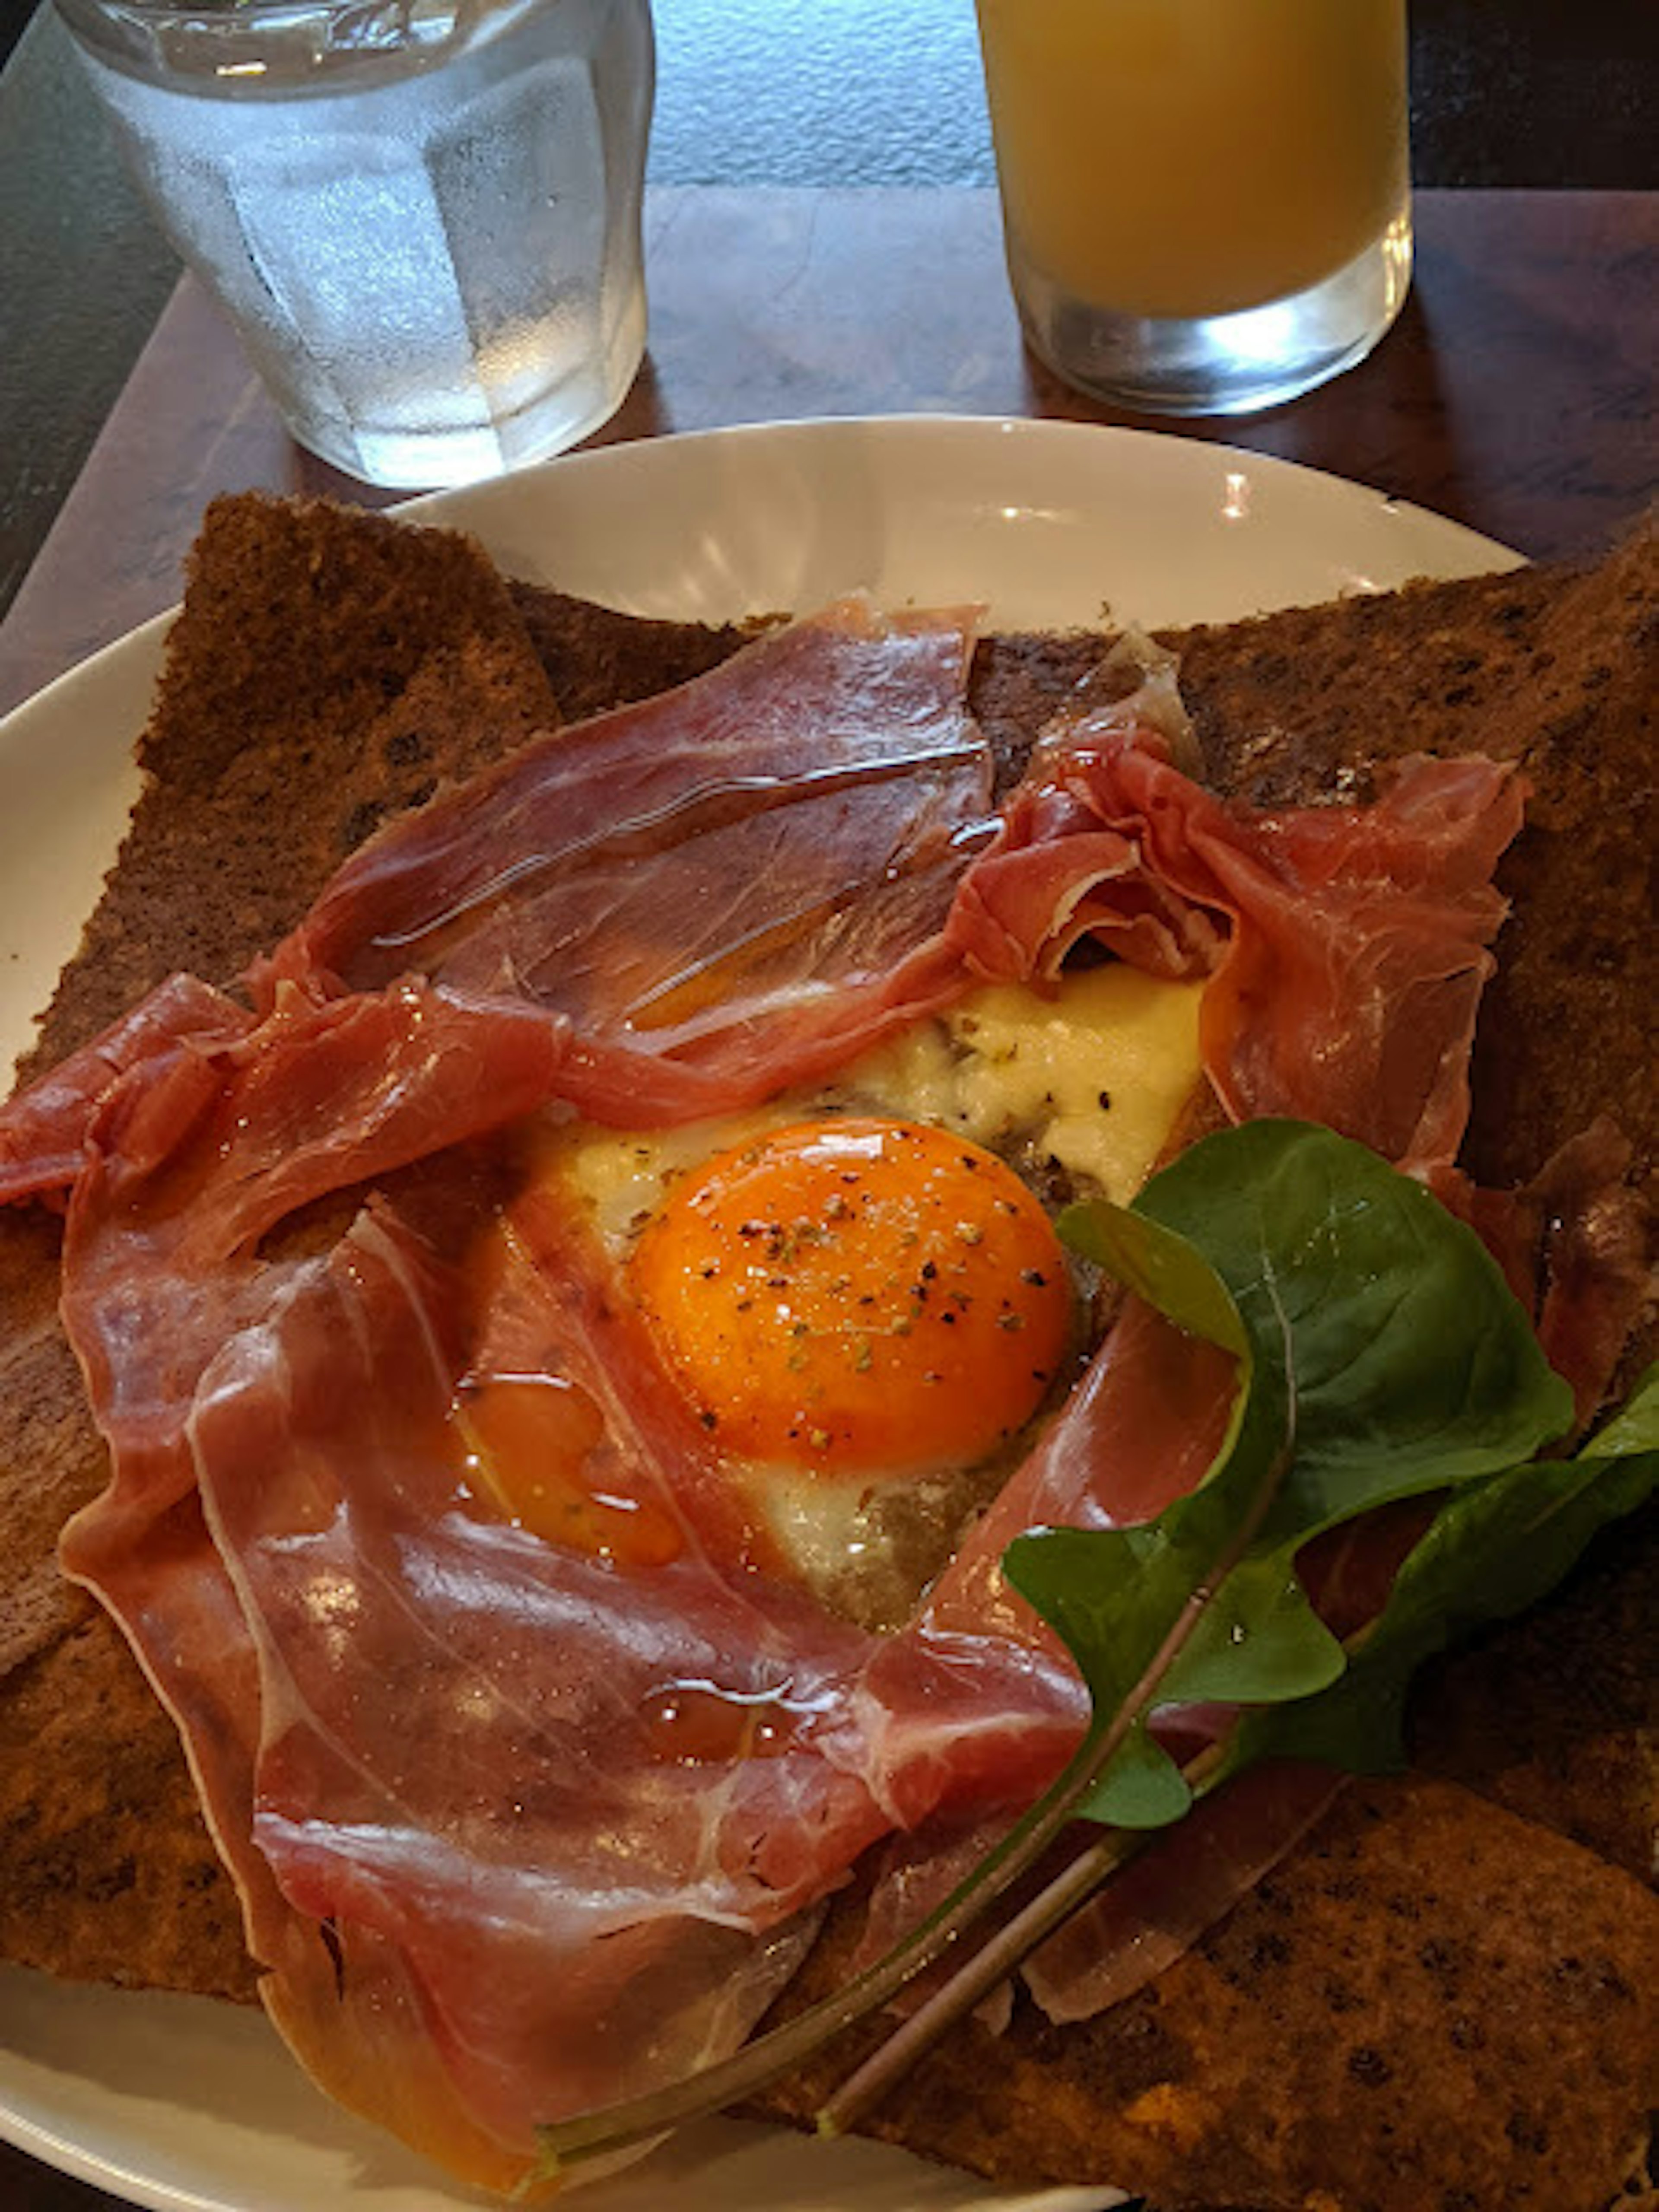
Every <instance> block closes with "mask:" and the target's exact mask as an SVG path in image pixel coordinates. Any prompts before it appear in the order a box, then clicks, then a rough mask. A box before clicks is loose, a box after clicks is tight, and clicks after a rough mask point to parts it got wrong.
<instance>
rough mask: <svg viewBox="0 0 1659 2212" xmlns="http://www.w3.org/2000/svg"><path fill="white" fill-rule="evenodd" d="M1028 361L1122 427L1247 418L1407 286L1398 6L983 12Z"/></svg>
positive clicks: (1402, 16) (1021, 2)
mask: <svg viewBox="0 0 1659 2212" xmlns="http://www.w3.org/2000/svg"><path fill="white" fill-rule="evenodd" d="M978 9H979V27H980V42H981V52H982V54H983V57H984V63H985V77H986V90H987V97H988V100H989V104H990V111H991V125H992V135H993V138H994V143H995V149H996V161H997V177H998V182H999V185H1000V191H1001V195H1002V211H1003V229H1004V237H1005V242H1006V250H1007V258H1008V269H1009V275H1010V279H1011V282H1012V287H1013V292H1014V296H1015V300H1016V302H1017V304H1018V308H1019V312H1020V318H1021V320H1022V322H1023V324H1024V329H1025V333H1026V337H1027V338H1028V340H1029V342H1030V345H1031V347H1032V349H1034V351H1035V352H1036V354H1038V355H1039V356H1041V358H1042V360H1044V361H1046V362H1048V365H1049V366H1050V367H1051V368H1054V370H1056V371H1057V373H1058V374H1060V376H1062V377H1063V378H1065V379H1066V381H1067V382H1068V383H1071V384H1074V385H1077V386H1079V387H1080V388H1081V389H1083V390H1084V391H1085V392H1091V393H1093V394H1095V395H1096V396H1097V397H1098V398H1103V399H1107V400H1110V401H1113V402H1115V403H1116V404H1120V405H1124V406H1128V407H1133V408H1139V409H1144V410H1151V411H1154V412H1158V413H1163V414H1176V415H1186V414H1192V415H1197V414H1236V413H1241V412H1243V411H1245V410H1249V409H1253V408H1260V407H1265V406H1269V405H1272V404H1274V403H1275V402H1277V401H1279V400H1284V399H1289V398H1292V397H1294V395H1295V394H1296V393H1297V392H1304V391H1306V390H1308V389H1309V388H1310V386H1313V385H1316V384H1319V383H1322V382H1323V381H1324V380H1325V379H1326V378H1328V377H1330V376H1334V375H1335V374H1337V373H1338V371H1339V370H1341V369H1344V368H1348V367H1350V366H1351V365H1352V363H1353V362H1357V361H1358V360H1359V359H1361V358H1362V356H1364V355H1365V354H1366V353H1368V352H1369V351H1370V349H1371V347H1372V346H1374V345H1375V344H1376V341H1377V340H1378V338H1380V337H1382V335H1383V332H1384V331H1386V330H1387V329H1388V327H1389V324H1390V323H1391V322H1392V321H1393V320H1394V319H1395V315H1396V314H1398V313H1399V312H1400V307H1401V302H1402V301H1403V300H1404V298H1405V296H1406V291H1407V286H1408V284H1409V283H1410V281H1411V259H1412V230H1411V182H1410V161H1409V153H1408V141H1407V83H1406V10H1405V0H978Z"/></svg>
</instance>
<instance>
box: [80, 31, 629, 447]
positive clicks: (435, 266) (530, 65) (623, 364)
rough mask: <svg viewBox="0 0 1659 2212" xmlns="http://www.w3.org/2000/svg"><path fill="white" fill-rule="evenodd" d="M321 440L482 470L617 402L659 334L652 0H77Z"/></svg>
mask: <svg viewBox="0 0 1659 2212" xmlns="http://www.w3.org/2000/svg"><path fill="white" fill-rule="evenodd" d="M57 4H58V9H59V11H60V12H61V14H62V15H64V18H65V20H66V21H67V22H68V24H69V26H70V30H71V31H72V32H73V33H74V35H75V39H76V43H77V45H78V46H79V48H80V51H81V54H82V58H83V60H84V62H85V64H86V66H87V68H88V71H89V72H90V75H91V77H92V81H93V83H94V87H95V88H96V90H97V93H98V95H99V97H100V101H101V102H102V105H103V106H104V107H105V108H106V111H107V112H108V114H109V115H110V117H111V118H112V121H113V124H114V126H115V130H116V132H117V134H118V137H119V139H120V142H121V144H122V147H123V149H124V151H125V155H126V157H127V159H128V160H129V161H130V162H131V166H132V167H133V169H134V171H135V173H136V174H137V178H138V179H139V181H140V183H141V184H142V185H143V188H144V190H145V191H146V193H147V195H148V197H149V199H150V201H151V202H152V204H153V205H154V206H155V210H156V213H157V215H158V216H159V218H160V220H161V224H162V226H163V228H165V229H166V231H167V234H168V235H169V237H170V238H171V239H172V240H173V244H174V245H175V246H176V247H177V248H178V250H179V252H180V254H182V256H183V257H184V258H185V261H187V262H188V263H189V264H190V265H191V267H192V268H193V269H194V270H196V272H197V275H198V276H201V277H202V278H203V279H204V281H205V283H207V284H208V285H209V286H210V288H211V289H212V291H213V292H214V293H215V294H216V296H217V298H218V299H219V301H221V302H222V305H223V306H224V307H225V308H226V309H227V310H228V313H229V314H230V316H231V319H232V320H233V321H234V324H235V325H236V327H237V329H238V331H240V335H241V337H242V339H243V342H244V343H245V344H246V347H247V349H248V351H249V353H250V354H251V356H252V359H253V362H254V364H255V366H256V368H258V372H259V374H260V375H261V377H262V378H263V379H264V383H265V385H266V386H267V387H268V388H269V390H270V393H271V395H272V397H273V398H275V400H276V404H277V405H278V406H279V407H280V409H281V410H282V412H283V416H284V417H285V419H286V421H287V422H288V426H289V429H290V430H291V431H292V433H293V435H294V436H295V438H296V439H297V440H298V441H300V443H301V445H303V446H306V447H309V448H310V449H311V451H312V452H313V453H318V454H320V455H321V456H322V458H323V459H325V460H326V461H330V462H331V463H333V465H335V466H336V467H337V468H340V469H343V470H344V471H347V472H348V473H349V475H352V476H355V477H361V478H363V479H364V480H366V481H367V482H368V483H377V484H387V485H397V486H403V487H406V488H411V489H412V488H415V487H420V486H428V485H434V486H435V485H441V484H454V483H468V482H471V481H472V480H474V479H476V478H479V477H489V476H495V475H499V474H501V472H502V471H505V470H507V469H511V468H514V467H516V466H518V465H520V464H521V463H523V462H526V461H531V460H534V459H538V458H540V457H541V456H543V455H545V454H549V453H557V452H560V451H562V449H563V448H564V447H568V446H571V445H574V443H575V442H576V441H577V440H578V439H580V438H581V437H583V436H585V435H586V434H587V433H588V432H589V431H591V430H593V429H596V428H598V427H599V424H600V423H602V422H605V420H606V418H607V417H608V416H611V414H613V413H614V412H615V410H616V409H617V406H618V405H619V404H621V401H622V398H623V394H624V393H625V392H626V391H627V389H628V387H629V384H630V382H631V381H632V380H633V377H634V374H635V370H636V369H637V368H638V367H639V363H640V358H641V354H642V352H643V350H644V346H645V319H646V317H645V284H644V276H643V270H642V265H641V240H640V210H641V192H642V187H643V182H644V173H645V155H646V143H647V136H648V133H649V128H650V118H651V106H652V96H653V82H654V47H653V36H652V24H651V9H650V0H194V4H188V0H57Z"/></svg>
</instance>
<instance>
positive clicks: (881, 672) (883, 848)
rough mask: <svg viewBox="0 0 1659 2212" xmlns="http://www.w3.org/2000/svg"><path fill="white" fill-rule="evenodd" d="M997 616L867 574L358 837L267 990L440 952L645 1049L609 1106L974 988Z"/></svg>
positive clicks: (780, 1057)
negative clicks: (957, 903)
mask: <svg viewBox="0 0 1659 2212" xmlns="http://www.w3.org/2000/svg"><path fill="white" fill-rule="evenodd" d="M971 642H972V625H971V623H970V622H969V620H968V619H966V618H964V617H958V616H955V615H917V616H912V617H897V618H894V619H892V620H889V619H888V618H887V617H883V616H879V615H878V614H876V613H875V612H874V611H872V609H871V607H870V606H869V605H867V604H866V603H865V602H864V601H861V600H849V601H845V602H842V603H840V604H838V605H835V606H832V607H829V608H828V609H826V610H825V611H824V612H823V614H821V615H819V616H817V617H813V618H812V619H811V620H809V621H805V622H800V623H794V624H792V625H791V626H790V627H788V628H787V629H782V630H780V631H777V632H775V633H774V634H773V635H769V636H767V637H765V638H763V639H762V640H761V641H759V642H758V643H757V644H756V645H754V646H752V647H750V648H749V649H748V650H747V651H746V652H745V653H741V654H739V655H738V656H737V657H736V658H735V659H732V660H730V661H727V662H726V663H724V664H722V665H721V666H720V667H719V668H717V669H715V670H714V671H712V672H711V673H710V674H709V675H708V676H705V677H702V678H697V679H696V681H694V682H692V683H690V684H686V685H684V686H683V687H682V688H681V689H680V690H678V691H672V692H669V693H666V694H664V695H662V696H659V697H657V698H654V699H651V700H647V701H646V702H644V703H642V704H641V705H638V706H632V707H626V708H621V709H619V710H617V712H615V713H613V714H606V715H602V716H601V717H599V719H598V720H595V721H592V722H589V723H587V724H585V725H584V726H582V728H581V729H580V731H579V732H570V731H563V732H557V733H556V734H555V735H553V736H551V737H549V738H544V739H542V740H540V741H539V742H538V743H536V744H532V745H529V746H527V747H526V748H525V749H524V750H522V751H521V752H520V753H518V754H516V755H515V756H513V757H512V758H511V759H510V760H508V761H507V762H506V763H504V764H503V765H502V766H501V768H500V769H497V770H495V771H493V772H492V773H490V774H489V775H484V776H483V777H481V778H479V779H478V780H477V781H476V782H474V783H472V784H471V785H469V786H468V787H466V788H465V790H463V791H461V792H459V793H455V794H453V796H452V797H451V798H450V799H447V800H444V801H441V802H440V803H439V804H438V805H435V806H432V807H429V808H428V809H427V810H426V811H423V812H422V813H420V814H418V815H416V816H414V817H410V819H408V820H406V821H404V822H403V823H398V824H396V825H394V826H393V827H392V829H388V830H387V831H386V833H385V834H384V835H383V836H380V837H379V838H377V839H375V840H374V841H372V842H370V843H369V844H368V846H366V847H365V848H363V850H362V852H361V853H360V854H358V855H357V856H356V858H355V859H354V860H350V861H349V862H348V863H347V864H346V866H345V867H344V868H343V869H342V870H341V872H340V873H339V874H338V875H337V877H336V878H335V880H334V881H333V883H332V884H331V885H330V886H329V887H328V888H327V890H325V892H324V894H323V896H322V897H321V898H320V900H319V902H318V903H317V906H316V907H315V908H314V909H313V912H312V914H311V915H309V916H308V917H307V920H306V921H305V922H304V923H303V924H302V925H301V927H300V929H299V930H297V931H296V932H295V934H294V935H293V936H292V937H291V938H290V939H289V940H288V941H287V943H286V944H284V945H282V946H280V947H279V948H278V949H277V951H276V953H275V954H274V955H273V956H272V957H271V959H270V962H269V963H265V964H264V966H263V967H262V968H261V969H259V971H258V975H257V977H256V982H257V984H258V988H259V990H260V993H261V994H262V996H263V997H264V999H265V1000H267V1001H268V1000H269V997H270V993H271V992H272V991H273V990H274V989H275V987H276V986H277V985H278V984H279V983H280V982H282V981H284V980H287V981H296V982H299V983H301V984H302V985H304V986H305V987H307V989H308V990H310V991H312V992H313V993H316V992H324V991H337V990H341V989H374V988H378V987H380V986H382V985H383V984H385V983H386V982H388V981H392V980H393V979H394V978H395V977H397V976H398V975H402V974H404V972H406V971H408V970H410V969H414V970H416V971H418V972H419V973H421V974H422V975H428V976H429V977H431V978H432V979H433V980H434V981H438V982H441V983H442V984H443V985H444V986H445V987H447V988H449V989H452V990H456V991H461V992H467V993H472V994H483V995H490V996H498V995H504V996H507V997H509V998H512V999H513V1000H518V1001H523V1002H528V1003H531V1004H535V1005H539V1006H547V1007H549V1008H550V1009H552V1010H554V1011H555V1012H558V1013H560V1014H562V1015H566V1016H568V1017H569V1018H571V1019H572V1020H573V1021H574V1022H575V1023H576V1024H578V1026H579V1027H580V1030H581V1032H582V1035H583V1036H584V1038H585V1040H586V1042H588V1043H589V1044H590V1045H592V1046H595V1047H600V1048H602V1047H606V1046H609V1047H621V1048H624V1049H626V1048H628V1047H629V1045H630V1044H631V1045H632V1046H633V1047H634V1048H635V1052H634V1055H633V1059H632V1064H631V1065H630V1066H629V1068H628V1073H627V1075H626V1078H625V1079H624V1080H623V1083H622V1084H621V1085H620V1086H619V1088H618V1090H617V1092H615V1093H612V1092H611V1091H609V1090H608V1088H607V1086H606V1085H605V1083H604V1081H603V1080H602V1079H601V1080H600V1081H599V1082H598V1083H597V1084H596V1085H593V1086H592V1087H591V1089H590V1093H589V1095H587V1096H586V1097H582V1098H581V1100H580V1103H581V1104H582V1105H583V1108H584V1110H585V1111H586V1112H588V1113H590V1114H592V1115H595V1116H597V1117H598V1118H601V1119H614V1118H617V1117H618V1116H619V1115H627V1116H631V1117H632V1118H633V1119H634V1120H635V1121H640V1120H645V1121H654V1120H657V1119H659V1118H666V1119H677V1118H684V1116H685V1115H688V1114H690V1113H696V1112H710V1111H717V1110H720V1109H721V1108H722V1107H723V1106H726V1105H728V1104H731V1103H736V1102H738V1100H740V1099H743V1098H744V1097H752V1096H756V1095H760V1093H759V1092H758V1091H757V1085H762V1084H763V1085H767V1086H768V1087H772V1088H775V1086H776V1085H777V1083H778V1082H779V1081H780V1080H784V1081H799V1080H805V1079H808V1078H810V1077H811V1075H812V1074H814V1073H817V1072H818V1071H819V1070H820V1069H821V1068H823V1067H826V1066H834V1065H836V1062H837V1061H838V1060H842V1059H844V1058H845V1057H847V1055H848V1053H849V1052H851V1051H856V1050H857V1049H859V1048H860V1044H861V1043H864V1042H869V1041H871V1039H872V1037H873V1036H877V1035H878V1034H879V1033H880V1032H881V1030H882V1029H883V1028H884V1027H890V1026H892V1025H893V1024H896V1023H897V1022H898V1021H901V1020H903V1019H908V1018H912V1017H914V1015H915V1014H916V1013H917V1012H921V1011H924V1010H925V1008H926V1007H927V1006H928V1005H930V1004H933V1003H937V1002H938V1001H939V998H940V997H941V995H942V994H944V993H945V991H947V990H948V987H949V984H950V981H951V973H950V969H949V966H948V964H945V963H941V962H940V961H939V958H938V957H936V956H935V955H934V953H933V945H934V940H935V939H936V936H937V933H938V931H939V926H940V924H941V923H942V922H943V921H944V919H945V913H946V910H947V909H948V908H949V905H950V902H951V896H952V895H953V892H954V890H955V887H956V884H957V879H958V878H959V877H960V876H961V873H962V872H963V867H964V866H965V865H966V863H967V860H968V859H969V855H970V854H971V851H972V849H973V847H974V845H975V842H982V840H983V838H984V836H987V835H988V834H989V830H990V827H991V825H990V822H989V815H990V793H991V761H990V755H989V752H988V750H987V747H986V745H985V743H984V741H983V739H982V738H981V736H980V734H979V732H978V731H977V729H976V728H975V726H974V725H973V723H972V721H971V719H970V718H969V714H968V712H967V708H966V703H965V683H966V675H967V661H968V654H969V648H970V646H971ZM918 952H920V953H921V958H920V959H918V958H917V957H915V956H916V955H917V954H918ZM676 1085H678V1088H676ZM607 1108H608V1109H609V1110H608V1111H607Z"/></svg>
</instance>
